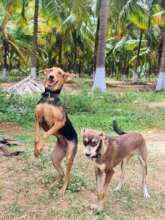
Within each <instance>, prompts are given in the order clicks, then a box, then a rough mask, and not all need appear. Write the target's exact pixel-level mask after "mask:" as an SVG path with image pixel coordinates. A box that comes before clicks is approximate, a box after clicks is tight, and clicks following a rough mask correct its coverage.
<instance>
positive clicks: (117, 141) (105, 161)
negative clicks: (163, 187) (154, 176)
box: [81, 129, 150, 209]
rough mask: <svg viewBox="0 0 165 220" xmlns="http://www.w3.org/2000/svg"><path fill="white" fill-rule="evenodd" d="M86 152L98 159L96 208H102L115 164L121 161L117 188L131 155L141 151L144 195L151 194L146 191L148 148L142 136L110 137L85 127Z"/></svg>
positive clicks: (139, 156) (96, 160) (122, 179)
mask: <svg viewBox="0 0 165 220" xmlns="http://www.w3.org/2000/svg"><path fill="white" fill-rule="evenodd" d="M81 133H82V136H83V142H84V146H85V155H86V156H88V157H90V158H95V159H94V160H95V174H96V183H97V195H98V196H97V198H98V204H97V205H96V207H95V208H98V209H102V206H103V199H104V197H105V195H106V192H107V188H108V185H109V183H110V181H111V178H112V176H113V174H114V167H115V166H117V165H118V164H119V163H121V171H122V173H121V177H120V183H119V185H118V186H117V190H119V189H121V187H122V184H123V181H124V174H125V171H124V167H125V164H126V163H127V162H128V160H129V159H130V157H131V156H133V155H134V154H138V158H139V160H140V163H141V165H142V168H143V180H142V182H143V190H144V197H146V198H147V197H150V195H149V193H148V191H147V185H146V175H147V148H146V144H145V140H144V138H143V136H142V135H141V134H139V133H136V132H132V133H128V134H124V135H121V136H117V137H109V136H107V135H105V134H103V133H102V132H97V131H95V130H91V129H83V130H82V132H81Z"/></svg>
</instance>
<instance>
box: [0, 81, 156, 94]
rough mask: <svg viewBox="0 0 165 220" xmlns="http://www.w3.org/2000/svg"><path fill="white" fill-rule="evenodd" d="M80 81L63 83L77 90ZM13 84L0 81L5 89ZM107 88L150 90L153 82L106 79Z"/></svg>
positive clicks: (70, 88) (153, 86)
mask: <svg viewBox="0 0 165 220" xmlns="http://www.w3.org/2000/svg"><path fill="white" fill-rule="evenodd" d="M79 81H80V82H81V79H80V78H78V80H77V81H74V80H73V81H70V82H67V83H66V84H64V90H65V91H72V90H79V89H80V88H81V87H80V85H79V83H78V82H79ZM88 84H89V86H92V83H91V82H89V83H88ZM12 85H14V83H13V82H10V83H5V82H4V83H1V84H0V88H1V89H7V88H9V87H10V86H12ZM107 88H108V89H110V90H111V91H117V92H126V91H150V90H154V89H155V83H153V82H152V83H151V82H150V83H140V82H139V83H138V82H137V83H132V82H131V81H119V80H108V81H107Z"/></svg>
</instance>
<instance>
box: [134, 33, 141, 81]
mask: <svg viewBox="0 0 165 220" xmlns="http://www.w3.org/2000/svg"><path fill="white" fill-rule="evenodd" d="M142 37H143V30H140V37H139V44H138V50H137V58H136V63H135V70H134V73H133V77H132V81H133V82H136V81H137V80H138V72H137V68H138V66H139V61H140V59H139V58H140V57H139V55H140V49H141V42H142Z"/></svg>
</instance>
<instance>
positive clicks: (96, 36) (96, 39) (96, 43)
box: [93, 17, 100, 70]
mask: <svg viewBox="0 0 165 220" xmlns="http://www.w3.org/2000/svg"><path fill="white" fill-rule="evenodd" d="M99 26H100V20H99V17H98V18H97V28H96V33H95V49H94V64H93V67H94V70H96V57H97V48H98V37H99Z"/></svg>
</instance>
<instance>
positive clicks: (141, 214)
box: [0, 123, 165, 220]
mask: <svg viewBox="0 0 165 220" xmlns="http://www.w3.org/2000/svg"><path fill="white" fill-rule="evenodd" d="M32 135H33V133H32V132H27V131H26V130H24V129H22V128H20V127H19V126H18V125H16V124H14V123H0V137H10V138H11V137H14V138H15V139H17V140H18V141H19V140H21V141H22V143H24V142H25V144H24V147H21V150H25V151H27V152H28V153H27V155H28V156H27V157H23V158H20V159H17V158H2V157H1V158H0V213H1V216H0V219H3V220H10V219H26V220H31V219H32V220H33V219H34V220H42V219H44V220H46V219H48V220H49V219H50V220H56V219H57V220H61V219H64V220H66V219H69V220H70V219H71V220H72V219H73V220H74V219H75V220H78V219H110V220H111V219H112V220H117V219H118V220H120V219H124V220H127V219H130V220H156V219H157V220H163V219H164V216H165V207H164V206H163V202H161V201H162V198H164V197H161V196H162V195H161V194H163V193H164V192H165V160H164V159H165V146H164V143H165V130H149V131H144V132H143V135H144V137H145V139H146V142H147V146H148V186H149V191H150V193H151V199H150V201H149V202H148V201H144V199H143V198H142V193H141V190H140V179H141V172H140V171H141V170H140V168H139V165H138V162H137V160H133V161H132V162H130V163H129V164H128V169H127V174H126V186H127V187H128V189H127V188H126V189H125V191H122V193H121V194H120V193H119V194H114V192H113V190H112V189H113V188H114V185H116V183H117V182H118V180H119V174H120V170H119V168H118V167H117V168H116V174H115V176H114V180H113V181H112V188H111V187H110V190H109V191H110V195H109V196H108V199H107V201H106V205H105V210H106V211H105V213H103V214H101V216H100V218H99V217H98V216H97V215H95V217H91V216H93V214H92V212H91V211H89V208H88V204H90V203H92V202H94V201H95V199H96V196H95V179H94V177H93V166H92V165H91V162H87V160H86V159H84V156H83V153H82V151H83V150H82V146H81V145H80V146H79V151H78V155H77V158H76V161H75V164H76V165H75V166H76V167H77V169H78V172H79V174H81V173H83V175H84V178H86V179H88V178H91V175H92V180H91V181H90V182H89V185H88V186H87V187H83V188H82V189H81V190H80V191H79V192H77V193H71V192H67V194H66V196H65V198H63V199H60V198H59V196H58V195H56V196H55V198H48V197H47V194H48V193H49V194H51V193H52V189H51V186H50V185H49V184H47V185H44V184H43V182H44V181H45V180H46V178H48V176H47V173H48V172H50V169H51V171H52V172H53V173H54V169H53V168H52V166H51V165H50V167H51V168H48V169H49V170H48V169H46V170H44V169H43V170H40V169H39V167H37V168H36V167H35V166H36V164H35V163H37V162H36V159H34V158H33V155H32V154H33V150H32V149H33V146H30V149H31V150H30V151H29V145H33V140H32V137H33V136H32ZM26 138H27V140H26ZM14 149H15V147H14V148H12V149H11V151H12V150H14ZM37 166H38V165H37ZM41 180H42V181H41ZM91 184H92V186H91ZM72 187H73V186H72ZM131 190H132V191H133V195H132V194H131V192H130V191H131ZM53 195H54V194H53ZM49 196H50V195H49ZM163 201H164V200H163ZM134 204H135V205H134ZM134 206H136V208H135V207H134ZM143 206H145V208H144V207H143ZM22 210H23V211H22ZM59 210H60V213H59ZM73 210H74V211H73ZM78 210H81V212H85V213H79V211H78ZM108 211H110V212H111V213H113V215H114V217H112V218H108V217H107V216H109V215H108V214H107V213H108ZM61 212H64V214H62V213H61ZM114 213H115V214H114ZM116 213H117V215H116ZM131 213H132V214H131ZM60 216H61V217H60ZM119 216H120V217H119Z"/></svg>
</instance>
